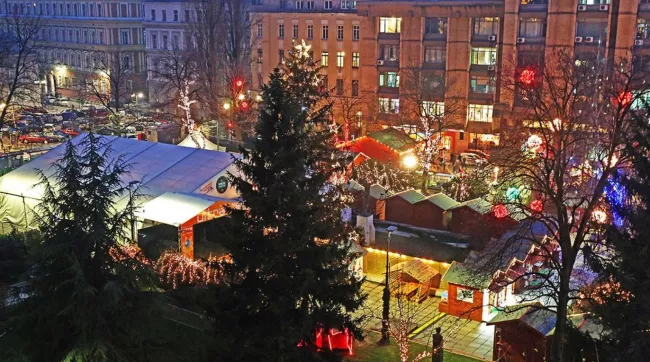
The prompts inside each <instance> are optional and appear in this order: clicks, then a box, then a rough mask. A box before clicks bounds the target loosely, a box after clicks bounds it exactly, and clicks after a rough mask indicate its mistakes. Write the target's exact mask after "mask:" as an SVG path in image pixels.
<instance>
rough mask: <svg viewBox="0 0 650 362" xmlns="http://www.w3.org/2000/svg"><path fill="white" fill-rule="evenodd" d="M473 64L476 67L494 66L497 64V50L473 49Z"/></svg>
mask: <svg viewBox="0 0 650 362" xmlns="http://www.w3.org/2000/svg"><path fill="white" fill-rule="evenodd" d="M471 62H472V64H474V65H494V64H496V63H497V49H496V48H472V54H471Z"/></svg>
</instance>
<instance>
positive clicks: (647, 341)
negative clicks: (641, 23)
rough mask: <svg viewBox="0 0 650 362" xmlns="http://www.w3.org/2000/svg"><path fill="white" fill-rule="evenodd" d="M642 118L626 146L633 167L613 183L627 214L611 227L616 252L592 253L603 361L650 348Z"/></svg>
mask: <svg viewBox="0 0 650 362" xmlns="http://www.w3.org/2000/svg"><path fill="white" fill-rule="evenodd" d="M637 124H638V127H636V128H635V131H634V132H633V135H634V137H630V139H629V142H628V144H627V145H626V147H625V149H624V150H622V152H624V153H626V154H627V155H629V156H630V159H631V165H630V166H633V167H630V168H629V169H627V170H626V172H621V173H619V174H618V175H617V177H616V178H613V179H612V183H611V185H612V186H610V187H608V189H607V191H608V195H607V197H608V199H610V201H611V203H612V207H613V209H614V210H613V214H614V215H618V216H619V217H620V218H621V219H622V220H623V222H622V223H621V225H619V226H616V225H613V226H611V227H610V228H609V230H608V237H607V246H609V247H610V248H611V249H612V250H613V252H612V253H611V257H610V258H602V257H599V256H598V255H596V254H595V253H590V254H589V256H590V260H591V262H592V264H593V265H594V266H595V270H596V271H597V272H599V274H600V281H601V282H602V284H601V285H600V287H598V289H596V293H594V294H595V295H593V296H592V298H591V305H590V310H591V311H592V312H594V313H595V314H596V316H598V317H599V318H600V320H601V321H602V323H603V327H604V331H605V333H604V337H603V342H604V343H602V348H601V350H600V354H601V356H602V357H601V360H603V361H604V360H607V361H642V360H646V359H647V356H648V355H649V354H650V230H649V229H648V225H649V224H650V214H649V213H648V207H649V205H650V158H649V155H650V137H649V135H650V132H649V129H648V127H647V121H646V119H645V117H644V116H643V115H640V117H638V119H637ZM615 224H616V222H615Z"/></svg>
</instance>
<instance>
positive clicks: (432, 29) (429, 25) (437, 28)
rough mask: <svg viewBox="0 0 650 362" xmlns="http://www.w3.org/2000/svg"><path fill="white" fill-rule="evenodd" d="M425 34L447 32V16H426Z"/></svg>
mask: <svg viewBox="0 0 650 362" xmlns="http://www.w3.org/2000/svg"><path fill="white" fill-rule="evenodd" d="M424 33H425V34H447V18H426V19H425V20H424Z"/></svg>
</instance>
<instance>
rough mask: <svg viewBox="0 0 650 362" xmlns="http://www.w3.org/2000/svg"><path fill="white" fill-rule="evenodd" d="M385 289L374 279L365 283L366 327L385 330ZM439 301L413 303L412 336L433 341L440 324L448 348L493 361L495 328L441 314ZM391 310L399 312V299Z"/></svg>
mask: <svg viewBox="0 0 650 362" xmlns="http://www.w3.org/2000/svg"><path fill="white" fill-rule="evenodd" d="M383 288H384V287H383V285H382V284H377V283H373V282H366V283H364V285H363V288H362V289H363V291H364V292H365V293H367V294H368V300H367V301H366V303H365V304H364V306H363V308H362V309H361V311H360V313H361V314H363V315H365V316H366V320H365V322H364V325H363V328H364V329H370V330H375V331H379V330H380V329H381V313H382V307H383V302H382V293H383ZM439 303H440V299H439V298H428V299H426V300H425V301H424V302H422V303H421V304H418V303H410V302H409V304H408V306H407V307H408V308H409V311H410V313H409V314H410V315H413V318H412V322H413V325H412V326H411V330H412V331H413V333H412V335H411V338H412V339H413V340H414V341H415V342H419V343H424V344H431V335H432V334H433V331H434V328H435V327H438V326H439V327H441V328H442V335H443V336H444V337H445V349H448V350H450V351H452V352H457V353H460V354H465V355H468V356H471V357H474V358H480V359H486V360H492V346H493V338H494V327H492V326H487V325H485V323H479V322H475V321H470V320H467V319H461V318H457V317H454V316H450V315H447V314H445V313H440V312H439V311H438V304H439ZM391 311H392V312H395V311H397V300H396V298H391ZM391 318H393V317H391Z"/></svg>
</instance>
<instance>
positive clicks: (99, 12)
mask: <svg viewBox="0 0 650 362" xmlns="http://www.w3.org/2000/svg"><path fill="white" fill-rule="evenodd" d="M97 16H98V17H102V16H104V13H103V12H102V4H97Z"/></svg>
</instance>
